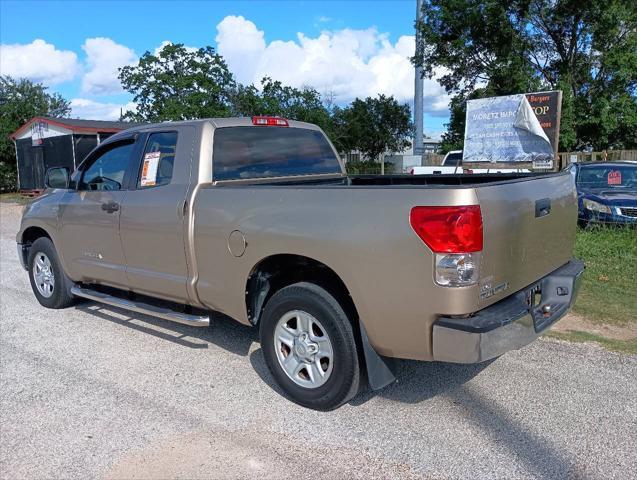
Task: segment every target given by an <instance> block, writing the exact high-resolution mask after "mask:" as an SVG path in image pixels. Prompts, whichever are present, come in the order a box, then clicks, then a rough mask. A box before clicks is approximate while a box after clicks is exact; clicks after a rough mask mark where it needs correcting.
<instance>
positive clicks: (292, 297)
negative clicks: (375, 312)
mask: <svg viewBox="0 0 637 480" xmlns="http://www.w3.org/2000/svg"><path fill="white" fill-rule="evenodd" d="M293 311H302V312H307V313H308V314H310V315H311V316H312V317H314V319H315V320H318V321H319V322H320V326H321V327H322V328H323V329H324V330H325V332H324V334H325V335H327V336H328V340H329V342H330V343H331V350H332V355H333V358H332V361H333V365H332V367H331V371H330V374H329V376H328V377H327V380H326V381H325V383H324V384H322V385H320V386H317V387H311V388H309V387H304V386H300V385H298V384H297V383H295V381H293V380H292V378H291V377H290V376H288V374H287V373H286V372H285V370H284V369H283V366H282V365H281V363H280V361H279V358H278V357H277V352H276V349H277V347H276V346H275V331H276V328H277V324H278V323H279V320H281V319H282V318H284V316H285V315H286V314H289V313H290V312H293ZM320 333H321V334H323V332H320ZM260 335H261V348H262V350H263V355H264V357H265V361H266V364H267V366H268V368H269V369H270V372H271V373H272V375H273V377H274V379H275V380H276V382H277V384H278V385H279V386H280V387H281V389H283V390H284V391H285V393H286V394H287V395H288V396H289V398H290V399H291V400H293V401H294V402H296V403H298V404H300V405H303V406H304V407H308V408H311V409H314V410H324V411H326V410H333V409H335V408H337V407H339V406H341V405H342V404H343V403H345V402H347V401H349V400H350V399H351V398H352V397H354V396H355V395H356V394H357V393H358V388H359V384H360V367H359V356H358V351H357V347H356V341H355V337H354V331H353V329H352V324H351V322H350V320H349V319H348V317H347V314H346V313H345V311H344V310H343V308H342V307H341V305H340V304H339V303H338V301H337V300H336V299H335V298H334V297H333V296H332V295H330V294H329V293H328V292H327V291H326V290H324V289H323V288H321V287H319V286H318V285H315V284H313V283H306V282H301V283H295V284H293V285H290V286H288V287H285V288H282V289H281V290H279V291H278V292H276V293H275V294H274V295H272V297H271V298H270V299H269V300H268V303H267V304H266V306H265V309H264V311H263V314H262V316H261V320H260ZM297 340H298V337H297ZM295 341H296V340H295ZM288 354H291V353H288Z"/></svg>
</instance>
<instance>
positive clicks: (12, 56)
mask: <svg viewBox="0 0 637 480" xmlns="http://www.w3.org/2000/svg"><path fill="white" fill-rule="evenodd" d="M78 70H79V67H78V62H77V55H76V54H75V53H74V52H71V51H68V50H58V49H56V48H55V45H52V44H50V43H47V42H45V41H44V40H41V39H36V40H33V42H31V43H28V44H5V45H0V73H1V74H2V75H10V76H12V77H14V78H28V79H30V80H32V81H34V82H42V83H44V84H45V85H54V84H56V83H62V82H66V81H68V80H72V79H73V78H74V77H75V75H76V74H77V72H78Z"/></svg>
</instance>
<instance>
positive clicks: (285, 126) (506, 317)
mask: <svg viewBox="0 0 637 480" xmlns="http://www.w3.org/2000/svg"><path fill="white" fill-rule="evenodd" d="M47 186H48V188H47V190H46V191H45V193H44V194H43V195H42V196H41V197H39V198H38V199H37V200H35V201H34V202H32V203H31V204H30V205H29V206H28V207H27V208H26V210H25V212H24V215H23V218H22V225H21V228H20V231H19V232H18V234H17V243H18V255H19V257H20V260H21V261H22V264H23V265H24V267H25V269H26V270H27V271H28V273H29V278H30V281H31V286H32V287H33V293H34V294H35V296H36V298H37V299H38V301H39V302H40V303H41V304H42V305H43V306H45V307H48V308H65V307H69V306H71V305H72V304H73V303H74V301H76V299H78V298H84V299H90V300H92V301H96V302H101V303H105V304H109V305H115V306H118V307H122V308H125V309H129V310H132V311H136V312H142V313H145V314H150V315H155V316H158V317H161V318H164V319H168V320H172V321H175V322H180V323H185V324H187V325H193V326H200V327H207V326H208V325H209V323H210V312H222V313H224V314H226V315H228V316H230V317H232V318H234V319H236V320H237V321H239V322H241V323H243V324H246V325H253V326H255V327H257V328H259V331H260V335H261V347H262V349H263V353H264V357H265V360H266V362H267V364H268V367H269V368H270V370H271V372H272V375H273V377H274V379H275V380H276V382H277V383H278V384H279V385H280V386H281V388H282V389H283V390H284V391H285V392H286V394H287V395H288V396H289V397H290V398H291V399H292V400H294V401H296V402H298V403H300V404H302V405H304V406H307V407H310V408H315V409H321V410H329V409H333V408H336V407H338V406H339V405H341V404H342V403H344V402H346V401H348V400H349V399H351V398H352V397H353V396H354V395H356V393H357V392H358V388H359V382H360V378H361V376H360V373H361V370H362V369H365V370H366V372H367V378H368V379H369V382H370V385H371V387H372V388H374V389H377V388H382V387H383V386H385V385H387V384H389V383H390V382H392V381H393V380H394V376H393V373H392V372H393V370H392V362H391V359H392V358H406V359H416V360H424V361H445V362H461V363H474V362H482V361H485V360H488V359H491V358H494V357H497V356H499V355H501V354H503V353H505V352H506V351H508V350H511V349H516V348H520V347H522V346H524V345H526V344H528V343H529V342H531V341H532V340H533V339H535V338H537V337H538V336H539V335H540V334H541V333H542V332H543V331H544V330H546V329H547V328H549V327H550V326H551V325H552V324H553V323H554V322H555V321H557V320H558V319H559V318H560V317H562V316H563V315H564V314H565V313H566V312H567V311H568V309H569V308H570V307H571V305H572V303H573V301H574V299H575V296H576V294H577V288H578V284H579V278H580V275H581V273H582V271H583V268H584V267H583V265H582V263H581V262H579V261H577V260H573V259H572V258H571V257H572V250H573V243H574V239H575V228H576V220H577V200H576V193H575V186H574V184H573V178H572V176H571V175H570V174H569V173H567V172H566V173H555V174H548V175H547V174H513V173H509V174H488V175H487V174H484V175H418V176H413V175H404V176H403V175H400V176H398V175H396V176H367V177H366V176H348V175H346V173H345V169H344V168H343V165H342V163H341V161H340V160H339V156H338V154H337V152H336V151H335V149H334V147H333V146H332V144H331V143H330V142H329V140H328V139H327V137H326V136H325V135H324V134H323V132H322V131H321V130H320V129H319V128H318V127H316V126H314V125H310V124H307V123H302V122H295V121H288V120H285V119H282V118H276V117H253V118H220V119H205V120H197V121H186V122H175V123H161V124H156V125H146V126H136V127H134V128H131V129H129V130H126V131H123V132H120V133H118V134H116V135H113V136H112V137H110V138H108V139H107V140H106V141H104V142H102V143H101V144H100V145H99V146H98V147H97V148H95V150H93V151H92V152H91V153H90V154H89V155H88V156H87V157H86V159H84V161H83V162H82V163H81V165H80V166H79V167H78V168H77V170H76V171H75V172H73V174H72V175H70V172H68V171H66V170H65V169H62V168H53V169H51V170H49V171H48V172H47Z"/></svg>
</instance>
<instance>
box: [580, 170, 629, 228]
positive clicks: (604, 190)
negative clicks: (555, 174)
mask: <svg viewBox="0 0 637 480" xmlns="http://www.w3.org/2000/svg"><path fill="white" fill-rule="evenodd" d="M568 168H569V170H570V171H571V173H572V174H573V175H574V177H575V184H576V186H577V197H578V206H579V211H578V223H579V224H580V225H581V226H586V225H589V224H595V223H605V224H622V225H637V162H592V163H573V164H572V165H570V166H569V167H568Z"/></svg>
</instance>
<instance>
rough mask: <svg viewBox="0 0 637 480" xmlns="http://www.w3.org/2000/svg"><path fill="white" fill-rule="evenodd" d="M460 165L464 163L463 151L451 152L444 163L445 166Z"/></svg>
mask: <svg viewBox="0 0 637 480" xmlns="http://www.w3.org/2000/svg"><path fill="white" fill-rule="evenodd" d="M458 165H462V152H455V153H450V154H449V155H447V158H445V162H444V163H443V166H445V167H457V166H458Z"/></svg>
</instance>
